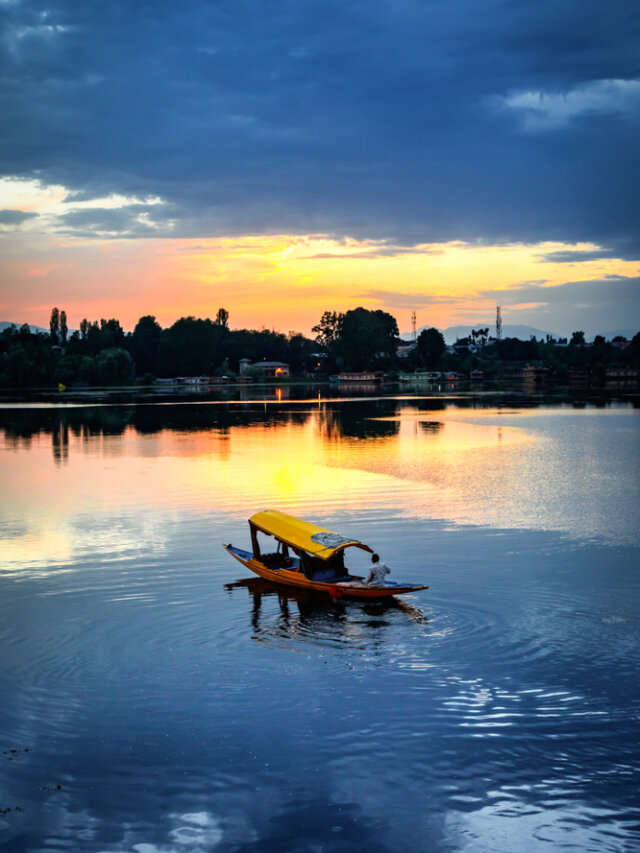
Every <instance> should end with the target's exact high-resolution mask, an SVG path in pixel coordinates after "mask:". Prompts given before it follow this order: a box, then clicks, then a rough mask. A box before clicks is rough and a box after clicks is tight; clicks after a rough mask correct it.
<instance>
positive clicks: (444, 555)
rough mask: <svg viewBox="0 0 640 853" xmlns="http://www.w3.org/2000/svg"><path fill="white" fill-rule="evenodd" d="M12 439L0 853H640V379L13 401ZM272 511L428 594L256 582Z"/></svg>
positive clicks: (2, 554)
mask: <svg viewBox="0 0 640 853" xmlns="http://www.w3.org/2000/svg"><path fill="white" fill-rule="evenodd" d="M279 396H282V395H279ZM0 460H1V471H2V481H1V486H0V488H1V491H2V503H1V509H0V648H1V649H2V657H1V661H0V696H1V699H2V701H1V703H0V849H3V850H10V851H43V852H44V851H47V853H48V851H60V850H83V851H84V850H86V851H102V853H122V851H126V853H129V851H131V853H168V852H169V851H180V853H182V851H184V852H185V853H186V851H190V853H195V851H211V850H216V851H250V850H251V851H253V850H256V851H351V850H365V851H373V853H377V851H397V850H400V849H405V848H406V849H411V850H425V851H499V853H519V851H523V853H524V851H536V850H545V851H551V850H555V849H565V848H566V849H573V850H580V851H584V850H593V851H599V852H600V851H626V850H629V851H631V850H637V849H638V848H639V847H640V794H639V790H640V678H639V664H640V559H639V557H640V533H639V530H640V523H639V522H640V494H639V490H640V477H639V476H638V475H639V469H640V464H639V463H640V409H639V408H637V407H636V408H634V406H633V405H632V404H631V403H628V402H617V403H614V402H609V403H606V404H600V405H598V406H596V405H592V404H589V403H587V404H586V405H582V406H580V407H574V406H572V405H570V404H535V405H533V404H531V403H530V402H528V403H527V404H526V405H525V404H524V402H523V401H520V402H519V401H518V400H517V399H516V400H515V402H514V401H513V400H512V401H511V402H510V403H509V404H508V405H507V403H504V402H503V403H501V404H500V405H497V402H496V400H495V399H494V398H491V397H487V398H476V399H468V398H466V399H464V398H460V399H453V398H451V399H444V398H435V397H432V398H429V397H423V398H410V397H406V398H378V399H359V400H356V399H351V400H347V399H345V400H323V399H322V398H320V399H316V398H315V397H314V398H311V399H309V400H306V401H305V400H300V401H295V400H282V399H280V400H278V399H274V400H269V401H262V400H260V399H255V400H251V399H249V400H245V401H242V402H237V403H233V402H228V403H220V402H215V401H204V402H202V403H201V404H196V403H191V404H179V403H178V404H171V403H163V404H154V403H151V402H145V403H144V404H139V405H100V406H96V405H78V406H52V405H50V404H34V405H30V406H26V405H22V406H21V405H18V404H5V405H4V406H2V407H0ZM267 507H271V508H277V509H281V510H284V511H289V512H292V513H294V514H296V515H299V516H302V517H304V518H307V519H309V520H315V521H317V522H319V523H320V524H322V525H323V526H326V527H328V528H330V529H333V530H336V531H338V532H340V533H343V534H348V535H350V536H355V537H358V538H361V539H363V540H364V541H366V542H368V543H369V544H371V545H372V546H374V547H375V549H376V550H378V551H379V552H380V554H381V555H382V559H383V560H384V561H385V562H386V563H388V564H389V565H390V566H391V567H392V569H393V574H392V578H393V579H396V580H407V581H411V582H416V583H420V582H424V583H427V584H429V586H430V588H429V589H428V590H425V591H423V592H420V593H415V594H413V595H407V596H404V597H403V598H402V600H398V601H397V602H396V603H395V604H383V605H375V604H374V605H363V604H360V603H357V602H354V603H349V602H345V601H339V602H331V601H330V600H324V599H323V598H310V597H307V596H304V595H301V594H296V592H295V591H287V590H286V589H278V588H277V587H275V586H272V585H269V584H267V583H265V582H263V581H260V580H259V579H257V578H251V577H249V575H250V572H248V571H245V570H243V568H242V567H241V566H240V565H239V564H238V563H237V562H235V561H233V560H232V559H231V558H230V557H229V556H228V555H227V554H226V552H224V551H223V549H222V548H221V544H222V543H226V542H232V543H234V544H237V545H240V546H242V547H247V546H248V545H249V536H248V527H247V523H246V520H247V518H248V516H250V515H251V514H252V513H254V512H256V511H258V510H260V509H263V508H267Z"/></svg>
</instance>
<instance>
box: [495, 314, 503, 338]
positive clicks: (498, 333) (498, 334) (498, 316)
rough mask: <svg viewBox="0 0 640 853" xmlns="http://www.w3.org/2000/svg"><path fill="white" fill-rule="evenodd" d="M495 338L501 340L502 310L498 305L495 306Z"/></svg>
mask: <svg viewBox="0 0 640 853" xmlns="http://www.w3.org/2000/svg"><path fill="white" fill-rule="evenodd" d="M496 340H497V341H501V340H502V311H501V310H500V306H499V305H498V306H496Z"/></svg>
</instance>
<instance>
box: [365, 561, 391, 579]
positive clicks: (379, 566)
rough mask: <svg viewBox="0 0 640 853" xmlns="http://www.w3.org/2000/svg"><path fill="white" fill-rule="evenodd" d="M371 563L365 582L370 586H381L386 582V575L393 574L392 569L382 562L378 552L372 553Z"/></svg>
mask: <svg viewBox="0 0 640 853" xmlns="http://www.w3.org/2000/svg"><path fill="white" fill-rule="evenodd" d="M371 564H372V565H371V568H370V569H369V577H368V578H367V579H366V581H365V583H366V584H367V585H368V586H381V585H382V584H383V583H384V576H385V575H390V574H391V569H390V568H389V566H385V564H384V563H381V562H380V557H379V556H378V555H377V554H372V555H371Z"/></svg>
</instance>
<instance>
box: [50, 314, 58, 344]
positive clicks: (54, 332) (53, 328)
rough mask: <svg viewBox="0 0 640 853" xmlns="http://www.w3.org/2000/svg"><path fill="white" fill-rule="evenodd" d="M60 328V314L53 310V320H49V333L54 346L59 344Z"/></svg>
mask: <svg viewBox="0 0 640 853" xmlns="http://www.w3.org/2000/svg"><path fill="white" fill-rule="evenodd" d="M59 328H60V312H59V311H58V309H57V308H52V309H51V319H50V320H49V332H50V334H51V340H52V341H53V343H54V344H57V343H58V330H59Z"/></svg>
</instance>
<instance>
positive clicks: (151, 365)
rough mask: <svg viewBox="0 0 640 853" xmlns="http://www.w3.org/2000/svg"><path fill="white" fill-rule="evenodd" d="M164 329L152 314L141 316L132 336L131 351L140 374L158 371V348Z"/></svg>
mask: <svg viewBox="0 0 640 853" xmlns="http://www.w3.org/2000/svg"><path fill="white" fill-rule="evenodd" d="M161 337H162V329H161V328H160V325H159V324H158V323H157V322H156V318H155V317H153V316H152V315H151V314H147V315H146V316H144V317H140V319H139V320H138V322H137V323H136V327H135V329H134V330H133V335H132V336H131V351H132V355H133V357H134V359H135V362H136V368H137V371H138V375H140V374H143V373H151V374H153V375H155V374H156V373H157V371H158V350H159V348H160V338H161Z"/></svg>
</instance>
